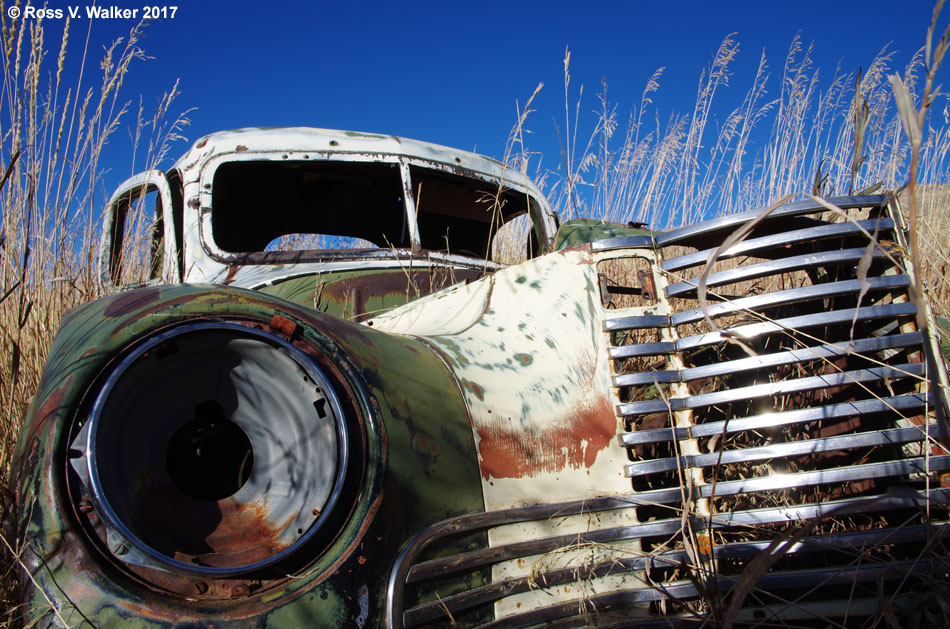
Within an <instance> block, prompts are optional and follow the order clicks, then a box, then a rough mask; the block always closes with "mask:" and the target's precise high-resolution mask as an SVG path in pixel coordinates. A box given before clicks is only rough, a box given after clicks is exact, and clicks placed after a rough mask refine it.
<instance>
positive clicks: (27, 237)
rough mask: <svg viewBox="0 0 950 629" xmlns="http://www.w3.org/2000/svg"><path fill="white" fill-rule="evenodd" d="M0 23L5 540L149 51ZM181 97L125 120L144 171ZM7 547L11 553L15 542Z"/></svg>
mask: <svg viewBox="0 0 950 629" xmlns="http://www.w3.org/2000/svg"><path fill="white" fill-rule="evenodd" d="M0 16H2V22H0V26H2V33H0V34H2V42H0V54H2V63H3V79H2V80H3V82H2V87H0V89H2V94H0V101H2V107H0V172H2V173H3V178H2V180H0V181H2V186H0V219H2V222H0V345H2V348H3V349H2V351H0V409H2V410H0V515H2V517H3V525H4V526H3V533H4V534H6V536H7V538H9V531H10V530H11V528H10V524H11V515H12V511H13V494H14V491H15V485H14V482H15V477H14V474H13V456H14V448H15V445H16V439H17V436H18V434H19V427H20V423H21V421H22V419H23V416H24V415H25V413H26V410H27V408H28V406H29V404H30V401H31V399H32V397H33V394H34V392H35V391H36V388H37V385H38V382H39V378H40V371H41V369H42V367H43V364H44V363H45V361H46V354H47V352H48V351H49V347H50V344H51V342H52V338H53V335H54V333H55V331H56V329H57V328H58V326H59V322H60V319H61V318H62V316H63V314H64V313H65V312H66V311H67V310H69V309H70V308H72V307H74V306H76V305H78V304H80V303H82V302H84V301H87V300H89V299H93V298H95V297H97V296H99V295H100V288H99V285H98V283H97V281H96V277H95V273H96V264H95V258H96V255H97V253H98V241H99V230H100V223H99V217H98V212H97V210H98V208H100V207H101V206H102V205H103V203H104V198H103V191H102V189H101V188H102V181H101V171H100V160H101V159H102V156H103V152H104V149H105V147H106V145H107V143H108V142H109V141H110V139H111V138H112V136H113V135H114V133H115V132H116V130H117V129H119V125H120V122H123V121H124V120H125V119H127V118H129V117H130V115H131V114H130V111H129V103H128V102H124V101H123V100H122V99H121V96H120V88H121V86H122V83H123V80H124V78H125V76H126V74H127V73H128V71H129V67H130V65H131V64H132V62H133V61H134V60H136V59H141V58H143V56H144V53H143V51H142V49H141V48H140V46H139V38H140V36H141V33H142V31H141V25H139V26H136V27H135V28H133V29H132V30H131V31H130V32H129V34H128V36H126V37H123V38H121V39H118V40H116V41H115V42H114V43H113V44H112V46H111V47H109V48H108V49H107V50H106V51H105V53H104V56H103V58H102V59H101V60H99V59H93V58H92V57H91V54H92V51H91V50H90V49H89V34H88V32H86V33H78V34H77V33H75V32H73V28H72V25H71V24H70V21H69V19H68V18H67V20H66V22H65V27H64V29H63V33H62V36H61V38H60V39H58V41H50V40H49V39H48V38H47V33H46V30H45V25H44V23H43V21H42V20H31V21H28V22H24V21H20V20H16V21H11V20H9V19H8V18H7V12H6V7H4V6H3V4H2V2H0ZM48 53H55V56H52V55H50V54H48ZM67 54H68V55H69V56H70V57H71V58H72V57H76V56H79V57H80V58H81V60H82V63H81V64H80V66H79V67H80V71H79V73H78V76H75V77H69V76H68V75H67V72H65V71H64V69H65V66H66V61H67ZM97 68H98V70H99V75H98V76H96V75H95V73H94V71H95V70H96V69H97ZM176 94H177V90H176V89H175V88H173V89H172V90H171V91H170V92H169V93H168V94H166V97H165V99H164V100H163V102H162V103H161V105H160V106H159V108H158V110H157V111H156V114H155V116H154V117H152V118H151V119H147V118H145V117H143V112H142V108H141V107H139V110H138V118H137V119H133V120H131V121H130V122H131V124H132V125H134V131H135V136H136V137H135V139H136V141H137V143H138V141H139V140H140V139H141V138H143V137H149V136H150V137H151V140H150V143H149V146H148V147H147V159H146V161H147V162H149V163H155V161H156V160H157V159H160V158H161V157H162V156H163V151H164V147H166V146H167V144H168V142H169V141H170V140H172V139H174V138H175V137H176V134H177V132H178V131H179V129H180V127H181V125H182V124H183V123H184V122H185V121H184V120H183V119H181V118H178V119H176V120H175V121H174V122H171V123H165V121H164V119H165V116H166V115H167V113H168V110H169V107H170V106H171V103H172V101H173V99H174V97H175V95H176ZM143 142H144V140H143ZM138 222H139V223H141V220H139V221H138ZM140 229H147V227H145V226H140ZM4 541H5V542H8V543H9V544H10V545H11V547H15V546H16V544H15V540H10V539H5V540H4ZM3 555H4V560H3V561H2V570H0V608H2V609H4V610H15V609H16V599H15V597H14V593H13V587H14V585H15V583H14V580H13V578H12V571H11V570H10V565H11V564H10V555H9V553H7V552H4V553H3ZM9 613H10V614H12V615H15V612H14V611H10V612H9ZM12 615H8V616H7V617H6V618H4V620H5V621H7V622H10V621H12V620H13V616H12ZM0 622H2V621H0Z"/></svg>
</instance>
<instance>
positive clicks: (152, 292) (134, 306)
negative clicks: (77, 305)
mask: <svg viewBox="0 0 950 629" xmlns="http://www.w3.org/2000/svg"><path fill="white" fill-rule="evenodd" d="M161 294H162V291H161V289H160V288H157V287H151V288H142V289H139V290H133V291H129V292H128V293H121V294H119V295H117V296H116V297H114V298H113V299H112V300H111V301H110V302H109V305H108V306H106V309H105V311H104V312H103V313H102V314H103V316H106V317H110V318H112V317H120V316H122V315H127V314H129V313H132V312H135V311H136V310H140V309H142V308H144V307H145V306H147V305H149V304H150V303H152V302H155V301H158V299H159V298H160V297H161Z"/></svg>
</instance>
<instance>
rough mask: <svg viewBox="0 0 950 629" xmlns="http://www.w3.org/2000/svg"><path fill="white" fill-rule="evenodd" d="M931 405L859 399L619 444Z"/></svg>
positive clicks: (648, 434) (632, 435)
mask: <svg viewBox="0 0 950 629" xmlns="http://www.w3.org/2000/svg"><path fill="white" fill-rule="evenodd" d="M933 403H934V401H933V398H931V397H929V396H926V395H924V394H921V393H917V394H913V395H902V396H896V397H886V398H880V399H877V398H874V399H868V400H858V401H856V402H845V403H844V404H831V405H828V406H817V407H814V408H804V409H797V410H794V411H783V412H780V413H765V414H762V415H755V416H752V417H737V418H732V419H728V420H725V421H717V422H709V423H706V424H699V425H696V426H688V427H685V428H660V429H655V430H639V431H637V432H625V433H623V434H621V435H620V443H621V444H622V445H625V446H634V445H640V444H646V443H659V442H663V441H673V440H682V439H699V438H702V437H712V436H713V435H721V434H733V433H737V432H743V431H746V430H762V429H764V428H775V427H778V426H788V425H790V424H801V423H805V422H813V421H821V420H827V419H842V418H847V417H855V416H859V415H868V414H872V413H883V412H886V411H894V412H901V411H917V412H919V409H921V408H923V406H924V405H925V404H933Z"/></svg>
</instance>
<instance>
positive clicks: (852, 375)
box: [617, 363, 924, 416]
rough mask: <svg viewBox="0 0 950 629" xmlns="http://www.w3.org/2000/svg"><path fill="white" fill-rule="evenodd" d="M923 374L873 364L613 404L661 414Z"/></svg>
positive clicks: (915, 368) (915, 366)
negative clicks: (715, 389) (740, 386)
mask: <svg viewBox="0 0 950 629" xmlns="http://www.w3.org/2000/svg"><path fill="white" fill-rule="evenodd" d="M923 373H924V365H923V364H921V363H908V364H904V365H896V366H894V367H875V368H873V369H858V370H855V371H846V372H843V373H833V374H827V375H822V376H809V377H806V378H798V379H795V380H785V381H783V382H768V383H765V384H757V385H752V386H749V387H742V388H739V389H732V390H727V391H715V392H713V393H704V394H700V395H693V396H690V397H688V398H672V399H670V400H668V401H664V400H648V401H644V402H628V403H626V404H620V405H618V406H617V412H618V413H619V414H620V415H623V416H630V415H641V414H645V413H661V412H664V411H670V410H672V411H681V410H686V409H690V408H700V407H703V406H712V405H714V404H722V403H725V402H735V401H737V400H749V399H755V398H763V397H769V396H776V395H783V394H785V393H800V392H803V391H813V390H816V389H824V388H831V387H840V386H843V385H848V384H854V383H868V382H874V381H880V382H884V381H885V380H886V381H894V380H899V379H901V378H907V377H920V376H922V375H923Z"/></svg>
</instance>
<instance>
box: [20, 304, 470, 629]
mask: <svg viewBox="0 0 950 629" xmlns="http://www.w3.org/2000/svg"><path fill="white" fill-rule="evenodd" d="M196 322H209V323H215V322H219V323H228V324H238V325H240V326H245V327H247V328H248V329H256V330H258V331H259V332H260V333H261V334H267V335H273V336H275V337H279V338H282V339H283V341H284V342H285V343H287V344H289V345H292V346H293V347H296V348H298V349H300V350H301V351H303V352H304V353H306V354H307V355H309V356H311V357H312V358H313V359H314V360H315V361H316V363H317V364H319V365H320V366H321V367H322V368H323V370H324V371H325V372H327V373H328V374H330V375H329V378H330V379H331V380H332V381H333V382H335V383H336V385H337V386H338V387H339V388H340V389H341V390H342V391H344V392H345V396H346V397H347V398H348V401H347V403H346V405H348V410H347V411H346V412H347V414H348V415H351V417H350V421H352V422H353V425H355V426H357V427H358V429H357V430H356V431H355V432H356V433H358V434H357V435H356V436H357V438H356V439H355V441H354V447H353V451H354V454H355V456H354V457H353V459H354V460H355V461H356V464H355V465H354V467H353V469H352V470H350V473H349V477H348V478H346V481H345V482H344V483H343V487H342V489H343V492H344V493H345V494H346V495H345V496H344V497H343V499H341V502H340V504H341V505H344V507H341V509H342V512H341V513H340V514H339V515H338V516H336V517H335V518H334V519H333V520H332V521H331V522H330V525H331V526H333V527H335V530H333V531H330V532H329V533H327V534H326V535H324V536H323V538H324V539H323V542H322V543H321V544H320V545H316V546H315V545H313V544H311V545H310V546H307V547H304V548H302V549H300V551H299V552H298V556H296V557H290V558H289V559H288V560H286V561H282V562H281V563H279V564H278V565H276V566H271V567H268V568H267V570H258V571H255V572H253V573H251V574H238V575H232V576H229V577H228V578H226V579H215V580H209V579H207V578H204V577H203V576H201V575H197V576H196V575H183V574H175V573H174V571H170V570H168V569H167V568H166V569H162V568H155V567H154V566H143V565H137V564H128V563H124V562H123V561H122V560H120V559H117V557H116V555H115V554H113V553H112V551H111V550H110V547H109V543H108V539H109V538H108V536H104V535H103V534H102V533H101V529H102V527H103V526H104V525H103V522H102V520H101V518H98V517H97V510H96V509H95V508H94V504H93V505H92V506H91V505H90V502H89V497H88V496H87V495H85V492H84V491H83V487H82V483H81V482H79V481H78V480H77V478H76V473H75V471H74V469H73V467H71V466H70V464H69V462H68V461H69V460H70V457H73V458H75V456H76V452H75V449H76V448H75V443H76V434H77V432H78V431H79V430H81V424H82V423H83V422H84V421H85V420H86V419H87V418H88V416H89V409H90V405H91V404H92V401H93V399H94V398H95V396H96V395H97V393H98V391H99V390H100V389H101V387H102V386H103V384H102V383H103V381H104V379H105V378H107V377H108V375H109V374H110V373H111V371H112V370H114V369H116V366H117V364H118V363H119V361H121V360H122V358H123V357H124V356H127V355H129V353H130V352H132V351H134V349H135V348H136V347H138V346H140V345H141V344H142V343H145V342H146V341H147V339H151V338H155V337H156V335H159V334H162V333H165V332H167V331H169V330H175V329H176V328H177V327H178V326H184V325H192V324H195V323H196ZM168 394H169V395H170V396H173V395H175V394H176V392H174V391H169V392H168ZM130 421H131V419H130ZM141 447H143V448H145V447H150V446H149V445H148V444H142V446H141ZM17 461H18V466H19V469H20V471H21V473H20V477H19V483H18V487H17V496H16V498H17V504H18V508H19V518H18V523H19V530H18V534H19V536H20V538H21V539H23V540H25V543H26V548H27V552H26V553H25V554H24V559H25V561H26V565H27V567H28V569H29V572H30V578H31V579H32V580H33V581H34V582H35V583H36V585H37V586H38V587H37V588H33V591H32V594H31V597H32V607H31V609H32V613H33V615H34V617H43V616H46V617H47V618H52V617H53V616H54V615H55V616H56V617H57V618H58V619H59V620H58V621H57V622H60V623H62V622H66V623H68V624H70V625H74V624H79V623H81V622H83V621H86V622H89V623H91V624H93V625H95V626H104V625H119V624H129V625H136V626H141V625H142V624H143V623H146V622H149V623H154V624H155V625H156V626H167V625H171V624H178V623H182V622H196V621H198V620H199V619H200V620H201V621H202V624H207V625H209V626H216V625H220V624H223V623H227V624H229V625H231V624H234V623H237V624H238V625H248V626H267V625H273V626H290V624H294V625H299V624H301V623H303V622H306V623H308V624H314V623H315V624H317V625H323V624H326V625H331V624H332V625H337V624H343V623H347V624H352V623H353V622H356V623H357V624H358V625H360V626H362V625H364V624H366V623H370V624H376V623H378V622H379V619H380V618H381V617H382V616H381V614H382V605H383V600H384V598H385V592H384V590H385V588H384V583H385V577H386V575H387V574H388V571H389V569H390V567H391V565H392V563H393V561H394V560H395V557H396V555H397V554H398V552H399V550H400V545H401V543H402V541H403V540H406V539H407V538H408V537H410V536H411V534H412V533H414V532H416V531H418V530H421V529H422V528H425V527H426V526H428V525H431V524H432V523H434V522H437V521H439V520H442V519H445V518H447V517H452V516H455V515H459V514H464V513H472V512H477V511H481V510H483V508H484V506H483V501H482V495H481V485H480V478H479V471H478V464H477V460H476V456H475V449H474V444H473V443H472V430H471V425H470V422H469V418H468V414H467V411H466V409H465V406H464V403H463V401H462V399H461V395H460V392H459V389H458V386H457V384H456V383H455V381H454V379H453V378H452V376H451V375H450V374H449V372H448V370H447V369H446V367H445V366H444V365H443V364H442V362H441V361H440V360H439V359H438V358H437V357H436V356H435V355H434V354H433V353H432V352H431V351H429V350H427V349H426V348H425V347H424V346H423V345H422V344H421V343H419V342H418V341H414V340H412V339H410V338H407V337H404V336H399V335H393V334H387V333H385V332H379V331H376V330H373V329H370V328H367V327H364V326H360V325H357V324H353V323H350V322H347V321H343V320H340V319H336V318H333V317H331V316H328V315H324V314H323V313H319V312H316V311H312V310H308V309H305V308H302V307H300V306H298V305H295V304H292V303H290V302H286V301H283V300H280V299H278V298H274V297H271V296H268V295H262V294H258V293H254V292H251V291H245V290H241V289H231V288H221V287H213V286H195V285H177V286H166V287H149V288H143V289H140V290H136V291H130V292H126V293H121V294H118V295H115V296H112V297H108V298H104V299H101V300H98V301H95V302H92V303H89V304H86V305H84V306H82V307H79V308H77V309H75V310H74V311H72V312H71V313H70V314H69V315H68V316H67V317H66V318H65V319H64V321H63V324H62V327H61V329H60V332H59V333H58V335H57V337H56V339H55V341H54V344H53V347H52V348H51V351H50V360H49V363H48V364H47V367H46V369H45V371H44V374H43V377H42V380H41V383H40V386H39V391H38V393H37V396H36V398H35V400H34V403H33V406H32V407H31V409H30V412H29V414H28V417H27V420H26V422H25V425H24V429H23V433H22V436H21V439H20V441H19V443H18V452H17ZM422 478H425V479H427V480H428V481H432V482H429V483H427V484H426V490H425V491H422V485H421V484H420V483H419V482H418V481H419V479H422ZM410 506H411V508H410ZM248 534H251V533H250V532H248ZM48 600H52V601H54V605H55V606H56V608H57V609H56V611H55V612H54V611H53V610H52V609H50V605H49V603H48V602H47V601H48ZM289 623H290V624H289Z"/></svg>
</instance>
